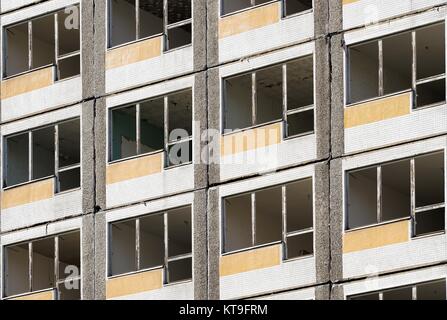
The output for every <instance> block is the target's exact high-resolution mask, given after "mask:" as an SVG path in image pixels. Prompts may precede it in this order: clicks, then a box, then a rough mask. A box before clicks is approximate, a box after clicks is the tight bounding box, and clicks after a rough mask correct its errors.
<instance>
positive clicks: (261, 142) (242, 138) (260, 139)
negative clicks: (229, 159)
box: [220, 122, 281, 157]
mask: <svg viewBox="0 0 447 320" xmlns="http://www.w3.org/2000/svg"><path fill="white" fill-rule="evenodd" d="M279 143H281V123H279V122H278V123H274V124H271V125H267V126H264V127H259V128H255V129H250V130H246V131H242V132H237V133H234V134H229V135H225V136H223V137H222V138H221V144H220V146H221V149H220V151H221V152H220V154H221V156H222V157H224V156H227V155H231V154H237V153H240V152H245V151H249V150H254V149H259V148H263V147H267V146H271V145H274V144H279Z"/></svg>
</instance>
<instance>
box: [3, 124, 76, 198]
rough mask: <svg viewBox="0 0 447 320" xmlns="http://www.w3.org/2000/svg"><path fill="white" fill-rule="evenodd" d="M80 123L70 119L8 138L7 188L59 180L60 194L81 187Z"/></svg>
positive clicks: (5, 181) (5, 179) (5, 180)
mask: <svg viewBox="0 0 447 320" xmlns="http://www.w3.org/2000/svg"><path fill="white" fill-rule="evenodd" d="M80 139H81V136H80V120H79V119H73V120H67V121H64V122H61V123H58V124H56V125H51V126H48V127H43V128H39V129H35V130H31V131H29V132H25V133H20V134H17V135H12V136H8V137H6V138H5V145H6V150H5V164H4V166H5V167H4V172H5V178H4V182H3V186H4V187H5V188H6V187H13V186H16V185H18V184H22V183H27V182H32V181H36V180H40V179H44V178H50V177H56V184H57V186H56V188H57V192H64V191H68V190H72V189H76V188H79V187H80V185H81V177H80V175H81V160H80V154H81V151H80V144H81V142H80Z"/></svg>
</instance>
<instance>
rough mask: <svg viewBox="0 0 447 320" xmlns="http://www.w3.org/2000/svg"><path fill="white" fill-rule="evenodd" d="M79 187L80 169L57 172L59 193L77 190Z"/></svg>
mask: <svg viewBox="0 0 447 320" xmlns="http://www.w3.org/2000/svg"><path fill="white" fill-rule="evenodd" d="M80 186H81V169H80V168H75V169H72V170H68V171H63V172H59V191H60V192H64V191H68V190H73V189H78V188H79V187H80Z"/></svg>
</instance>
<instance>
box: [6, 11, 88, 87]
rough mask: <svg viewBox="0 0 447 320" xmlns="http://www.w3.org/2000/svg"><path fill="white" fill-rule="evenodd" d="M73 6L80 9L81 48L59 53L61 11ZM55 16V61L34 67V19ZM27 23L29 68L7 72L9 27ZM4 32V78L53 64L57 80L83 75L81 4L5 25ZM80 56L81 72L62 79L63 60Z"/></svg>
mask: <svg viewBox="0 0 447 320" xmlns="http://www.w3.org/2000/svg"><path fill="white" fill-rule="evenodd" d="M71 7H76V8H77V11H78V15H79V16H78V21H79V50H76V51H73V52H70V53H67V54H62V55H61V54H59V52H60V50H59V47H60V44H59V13H60V12H61V11H63V10H66V9H68V8H71ZM50 16H53V24H54V57H53V58H54V61H53V62H52V63H50V64H47V65H44V66H40V67H34V66H33V41H32V39H33V21H35V20H37V19H40V18H45V17H50ZM22 24H23V25H25V24H26V25H27V27H28V34H27V38H28V48H27V49H28V57H27V60H28V61H27V62H28V66H27V70H25V71H22V72H19V73H15V74H10V75H8V74H7V67H6V66H7V61H8V46H7V41H8V38H7V37H8V35H7V33H8V29H10V28H13V27H16V26H19V25H22ZM2 33H3V40H2V41H3V47H4V49H3V71H2V80H8V79H11V78H15V77H18V76H21V75H25V74H28V73H31V72H33V71H38V70H41V69H45V68H48V67H51V66H54V67H55V69H56V74H55V81H65V80H70V79H73V78H77V77H79V76H80V75H82V54H81V51H82V23H81V4H80V3H78V4H74V5H69V6H65V7H63V8H60V9H57V10H56V11H53V12H50V13H45V14H43V15H40V16H35V17H32V18H29V19H26V20H24V21H20V22H16V23H13V24H10V25H7V26H4V27H3V28H2ZM77 56H79V74H77V75H75V76H71V77H67V78H63V79H61V76H60V62H61V61H63V60H68V59H70V58H73V57H77Z"/></svg>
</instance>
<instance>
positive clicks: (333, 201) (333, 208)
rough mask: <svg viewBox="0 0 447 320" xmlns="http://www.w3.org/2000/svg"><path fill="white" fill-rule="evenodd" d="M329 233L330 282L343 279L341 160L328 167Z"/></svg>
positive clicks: (334, 161)
mask: <svg viewBox="0 0 447 320" xmlns="http://www.w3.org/2000/svg"><path fill="white" fill-rule="evenodd" d="M330 179H331V184H330V188H331V191H330V212H331V214H330V232H331V282H333V283H336V282H338V281H340V280H341V279H342V278H343V238H342V237H343V192H344V190H343V171H342V160H341V159H335V160H332V161H331V165H330Z"/></svg>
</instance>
